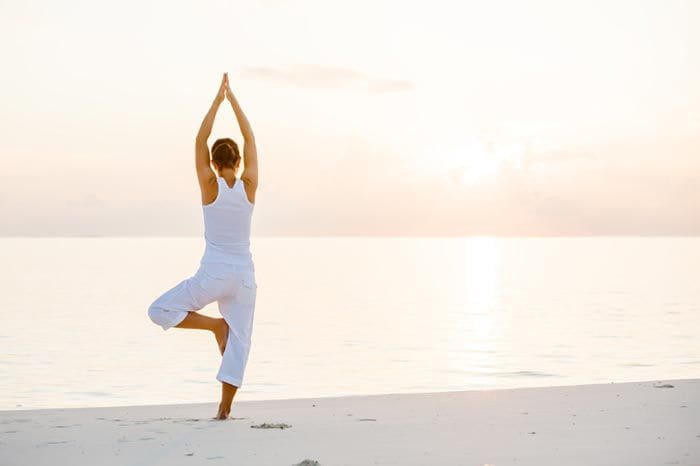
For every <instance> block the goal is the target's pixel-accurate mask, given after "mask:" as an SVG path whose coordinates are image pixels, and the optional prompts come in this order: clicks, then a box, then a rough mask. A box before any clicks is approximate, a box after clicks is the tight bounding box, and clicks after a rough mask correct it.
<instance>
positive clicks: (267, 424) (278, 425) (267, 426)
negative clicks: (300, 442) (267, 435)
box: [250, 422, 292, 429]
mask: <svg viewBox="0 0 700 466" xmlns="http://www.w3.org/2000/svg"><path fill="white" fill-rule="evenodd" d="M250 427H251V428H252V429H289V428H290V427H292V426H290V425H289V424H285V423H283V422H280V423H271V422H263V423H262V424H256V425H254V426H250Z"/></svg>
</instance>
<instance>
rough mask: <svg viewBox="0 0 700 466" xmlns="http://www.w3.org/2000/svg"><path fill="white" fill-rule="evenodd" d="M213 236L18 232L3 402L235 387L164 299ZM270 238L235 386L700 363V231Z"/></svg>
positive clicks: (301, 386) (299, 394) (420, 386)
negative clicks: (223, 381)
mask: <svg viewBox="0 0 700 466" xmlns="http://www.w3.org/2000/svg"><path fill="white" fill-rule="evenodd" d="M203 250H204V241H203V239H201V238H112V237H104V238H102V237H97V238H2V239H0V257H2V265H3V266H2V269H1V270H0V278H1V281H0V283H2V298H3V299H2V306H0V316H1V318H2V325H0V409H3V410H7V409H30V408H53V407H84V406H119V405H141V404H169V403H190V402H208V401H211V402H213V401H217V400H218V397H219V390H220V387H219V383H218V382H217V381H216V379H215V375H216V372H217V369H218V365H219V358H220V356H219V353H218V350H217V348H216V344H215V342H214V338H213V337H212V336H211V335H210V334H208V332H201V331H196V330H183V329H171V330H168V331H163V330H162V329H161V328H160V327H158V326H156V325H155V324H153V323H152V322H151V321H150V320H149V318H148V316H147V313H146V312H147V309H148V306H149V305H150V303H151V302H152V301H153V300H154V299H155V298H156V297H158V296H159V295H160V294H161V293H162V292H164V291H165V290H167V289H168V288H170V287H172V286H174V285H175V284H177V283H178V282H179V281H180V280H182V279H184V278H187V277H189V276H191V275H193V274H194V273H195V271H196V269H197V267H198V262H199V258H200V257H201V254H202V252H203ZM252 251H253V256H254V260H255V265H256V276H257V282H258V298H257V307H256V311H255V320H254V332H253V346H252V350H251V354H250V359H249V362H248V368H247V371H246V375H245V380H244V382H243V387H242V388H241V390H240V391H239V393H238V394H237V395H236V400H260V399H282V398H306V397H320V396H336V395H360V394H377V393H409V392H439V391H454V390H471V389H491V388H516V387H534V386H553V385H574V384H588V383H619V382H628V381H638V380H639V381H641V380H664V379H672V378H698V377H700V339H699V338H698V332H699V331H700V238H685V237H684V238H671V237H659V238H655V237H580V238H579V237H575V238H490V237H479V238H475V237H474V238H472V237H470V238H364V237H340V238H335V237H334V238H253V240H252ZM203 312H205V313H206V314H209V315H213V316H218V311H217V308H216V304H215V303H214V304H212V305H210V306H208V307H206V308H205V309H204V310H203Z"/></svg>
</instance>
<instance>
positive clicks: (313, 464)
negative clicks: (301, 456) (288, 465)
mask: <svg viewBox="0 0 700 466" xmlns="http://www.w3.org/2000/svg"><path fill="white" fill-rule="evenodd" d="M293 466H321V464H320V463H319V462H318V461H316V460H304V461H302V462H301V463H297V464H295V465H293Z"/></svg>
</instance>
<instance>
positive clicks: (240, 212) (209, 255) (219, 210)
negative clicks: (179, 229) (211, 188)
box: [201, 176, 253, 265]
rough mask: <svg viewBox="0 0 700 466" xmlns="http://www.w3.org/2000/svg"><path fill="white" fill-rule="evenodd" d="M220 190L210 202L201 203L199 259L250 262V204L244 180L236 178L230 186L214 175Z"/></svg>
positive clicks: (251, 205) (251, 211)
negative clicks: (201, 249)
mask: <svg viewBox="0 0 700 466" xmlns="http://www.w3.org/2000/svg"><path fill="white" fill-rule="evenodd" d="M216 181H217V183H218V184H219V193H218V194H217V196H216V199H214V202H212V203H211V204H207V205H203V206H202V209H203V211H204V239H205V241H206V248H205V250H204V256H203V257H202V260H201V263H202V264H204V263H213V262H218V263H226V264H235V265H252V263H253V256H252V255H251V253H250V221H251V218H252V216H253V204H251V203H250V201H249V200H248V196H247V195H246V192H245V188H244V186H243V181H241V179H240V178H236V182H235V183H234V185H233V188H229V187H228V184H226V180H225V179H224V178H223V177H219V176H217V178H216Z"/></svg>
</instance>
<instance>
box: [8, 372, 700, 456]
mask: <svg viewBox="0 0 700 466" xmlns="http://www.w3.org/2000/svg"><path fill="white" fill-rule="evenodd" d="M216 405H217V403H216V402H208V403H192V404H181V405H168V404H161V405H137V406H119V407H101V408H100V407H86V408H55V409H19V410H9V411H0V424H1V428H0V442H1V443H0V463H2V464H3V465H7V466H11V465H20V464H32V465H42V464H47V465H48V464H56V462H57V461H58V460H60V462H61V463H66V464H73V465H88V464H94V463H96V462H99V463H100V464H101V465H109V464H187V465H191V464H207V465H216V464H242V465H249V464H250V465H258V464H260V465H267V464H270V465H273V464H279V465H295V464H299V463H300V462H302V461H303V460H305V459H309V460H315V461H318V462H319V464H320V465H335V464H347V465H365V464H401V465H404V464H415V465H424V464H438V465H453V464H454V465H466V464H475V465H480V466H481V465H494V466H498V465H503V464H518V465H522V464H526V465H529V464H531V465H539V466H543V465H549V464H551V465H555V464H557V465H558V464H567V465H576V464H581V465H607V464H610V465H619V464H635V465H646V464H649V465H652V464H653V465H658V464H687V465H697V464H700V422H698V421H697V420H698V419H700V379H679V380H659V381H657V380H654V381H646V382H623V383H606V384H588V385H569V386H553V387H538V388H504V389H484V390H471V391H449V392H430V393H404V394H384V395H358V396H336V397H323V398H294V399H285V400H279V399H278V400H267V401H264V400H257V401H241V402H238V403H235V402H234V405H233V410H232V416H233V417H232V419H229V420H227V421H214V420H212V419H211V417H212V416H213V415H214V414H215V412H216ZM275 424H278V426H277V427H281V428H274V427H275ZM285 425H288V426H290V427H285ZM251 427H258V428H251ZM269 427H272V428H269Z"/></svg>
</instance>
